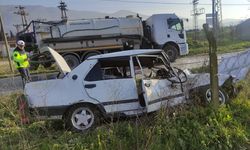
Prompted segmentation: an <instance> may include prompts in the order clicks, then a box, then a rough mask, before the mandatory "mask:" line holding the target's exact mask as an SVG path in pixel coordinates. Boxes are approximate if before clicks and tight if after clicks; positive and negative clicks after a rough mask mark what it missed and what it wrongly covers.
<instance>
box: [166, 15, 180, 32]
mask: <svg viewBox="0 0 250 150" xmlns="http://www.w3.org/2000/svg"><path fill="white" fill-rule="evenodd" d="M167 21H168V28H169V29H173V30H176V31H182V30H183V22H182V20H180V19H178V18H174V19H173V18H170V19H168V20H167Z"/></svg>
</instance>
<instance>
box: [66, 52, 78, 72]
mask: <svg viewBox="0 0 250 150" xmlns="http://www.w3.org/2000/svg"><path fill="white" fill-rule="evenodd" d="M63 58H64V59H65V61H66V62H67V64H68V65H69V67H70V69H74V68H76V67H77V66H78V65H79V64H80V61H79V59H78V58H77V57H76V56H75V55H71V54H69V55H65V56H63Z"/></svg>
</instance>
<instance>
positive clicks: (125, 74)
mask: <svg viewBox="0 0 250 150" xmlns="http://www.w3.org/2000/svg"><path fill="white" fill-rule="evenodd" d="M123 78H132V77H131V69H130V65H129V59H116V60H112V59H109V60H108V59H106V60H99V61H98V63H97V64H96V65H95V66H94V67H93V68H92V69H91V70H90V72H89V73H88V75H87V76H86V78H85V80H86V81H99V80H110V79H123Z"/></svg>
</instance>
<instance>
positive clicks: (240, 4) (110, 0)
mask: <svg viewBox="0 0 250 150" xmlns="http://www.w3.org/2000/svg"><path fill="white" fill-rule="evenodd" d="M99 1H109V2H122V3H138V4H163V5H192V3H176V2H153V1H151V2H145V1H144V2H142V1H135V0H99ZM199 5H203V6H211V5H212V3H211V4H210V3H199ZM221 5H223V6H250V4H249V3H244V4H243V3H224V4H223V3H222V4H221Z"/></svg>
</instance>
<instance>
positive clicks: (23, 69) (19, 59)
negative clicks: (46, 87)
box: [13, 40, 31, 82]
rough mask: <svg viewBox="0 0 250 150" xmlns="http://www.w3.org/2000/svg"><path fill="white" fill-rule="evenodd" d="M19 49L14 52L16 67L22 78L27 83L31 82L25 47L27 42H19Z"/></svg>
mask: <svg viewBox="0 0 250 150" xmlns="http://www.w3.org/2000/svg"><path fill="white" fill-rule="evenodd" d="M16 44H17V47H16V48H15V49H14V51H13V60H14V62H15V66H16V68H17V70H18V71H19V73H20V75H21V77H22V78H23V79H25V81H26V82H30V79H31V78H30V73H29V66H30V64H29V58H28V55H27V54H26V52H25V50H24V47H25V42H24V41H22V40H18V41H17V43H16Z"/></svg>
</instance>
